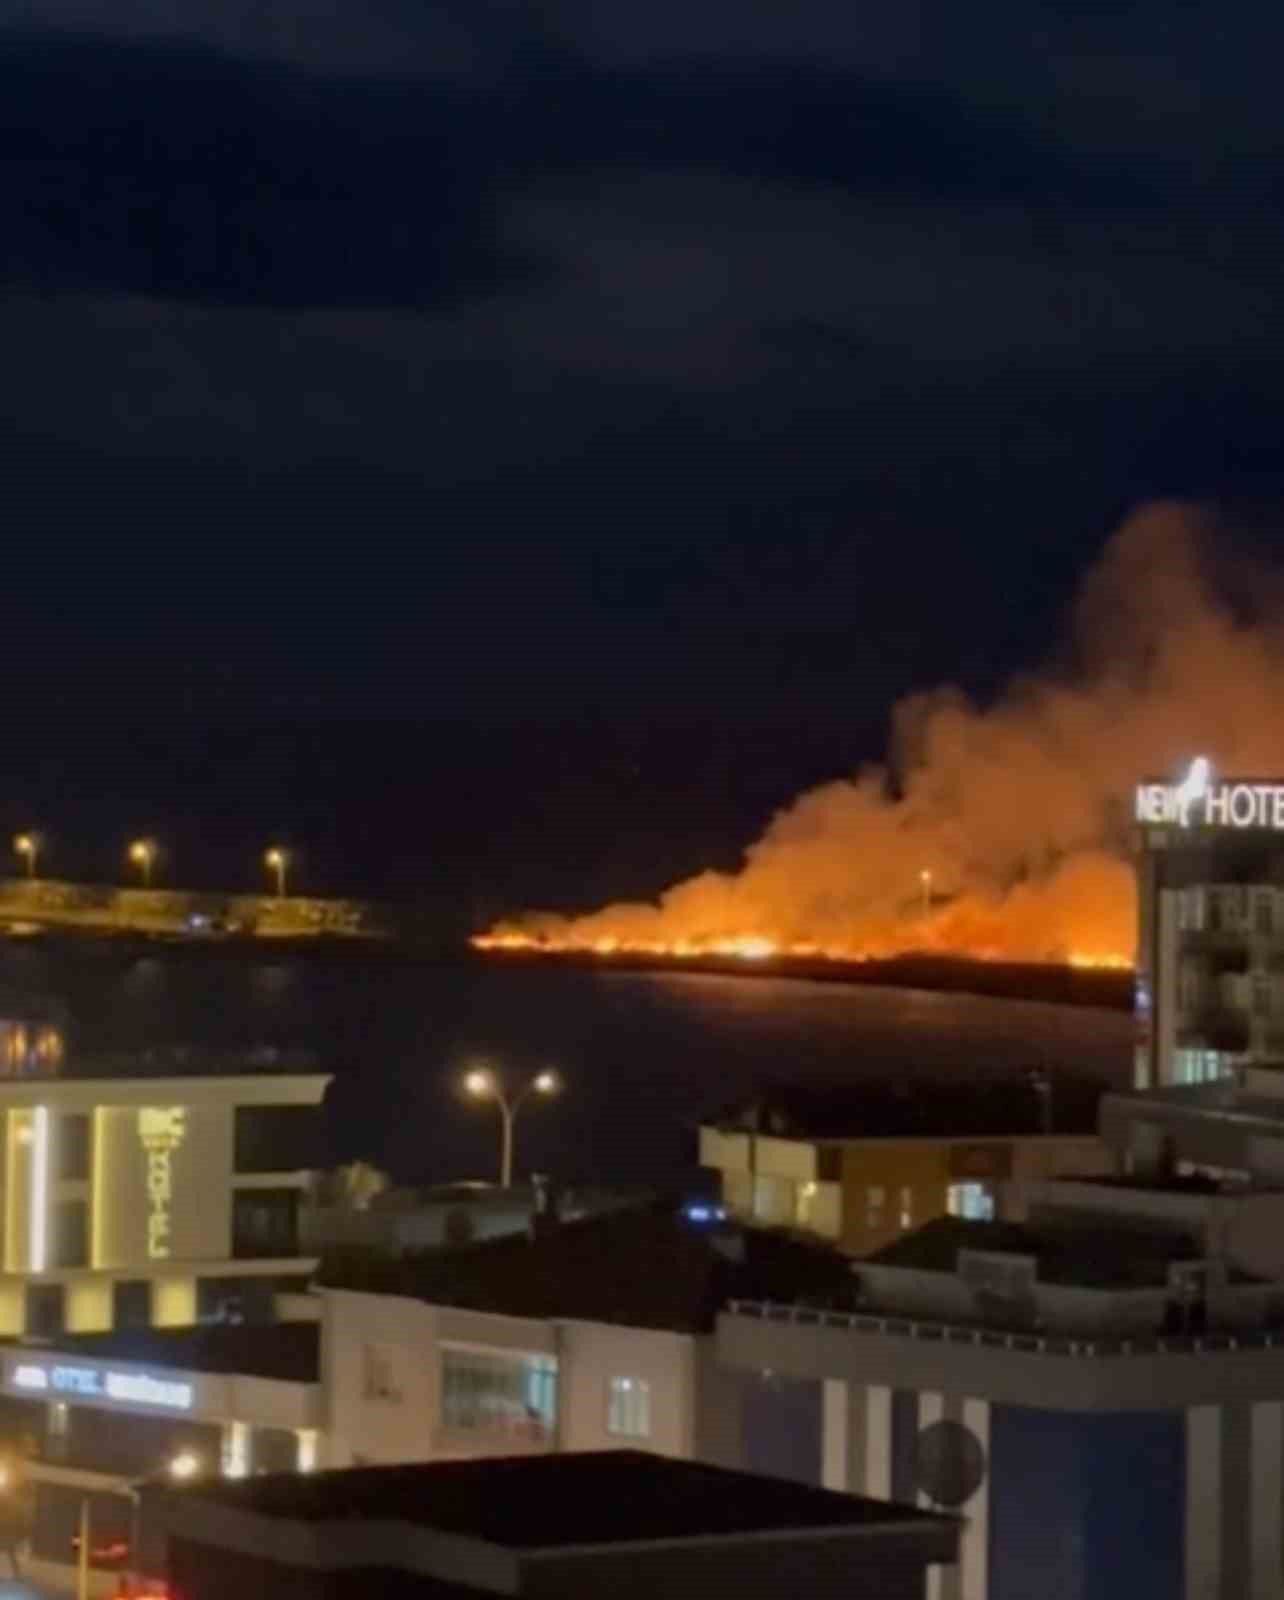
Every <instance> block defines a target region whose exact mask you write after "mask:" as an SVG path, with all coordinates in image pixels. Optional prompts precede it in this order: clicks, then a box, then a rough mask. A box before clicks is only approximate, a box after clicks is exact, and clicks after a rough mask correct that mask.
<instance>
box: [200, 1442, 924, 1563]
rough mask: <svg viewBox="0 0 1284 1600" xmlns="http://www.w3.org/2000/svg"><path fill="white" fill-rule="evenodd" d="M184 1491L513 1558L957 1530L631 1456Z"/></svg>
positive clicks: (456, 1465) (352, 1474) (789, 1486)
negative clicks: (801, 1535) (837, 1531)
mask: <svg viewBox="0 0 1284 1600" xmlns="http://www.w3.org/2000/svg"><path fill="white" fill-rule="evenodd" d="M180 1492H181V1493H183V1494H184V1495H187V1494H191V1495H195V1496H197V1497H199V1498H203V1499H209V1500H213V1501H215V1502H217V1503H218V1504H220V1505H228V1506H233V1507H237V1508H241V1509H244V1510H249V1511H253V1512H256V1513H258V1514H259V1515H262V1516H266V1517H275V1518H280V1519H284V1520H287V1521H294V1522H310V1523H317V1522H329V1521H336V1522H337V1521H342V1522H344V1523H347V1524H351V1523H352V1522H353V1521H360V1520H363V1519H366V1518H368V1519H370V1520H371V1521H378V1522H383V1523H386V1522H389V1521H396V1522H406V1523H411V1524H414V1525H416V1526H419V1527H424V1528H432V1529H435V1530H438V1531H440V1532H443V1533H453V1534H460V1535H464V1536H466V1537H471V1538H474V1539H479V1540H482V1541H483V1542H485V1543H488V1544H493V1545H498V1546H501V1547H503V1548H505V1549H510V1550H550V1549H559V1548H560V1549H564V1548H566V1547H569V1546H576V1545H578V1546H585V1545H589V1546H592V1545H611V1544H621V1543H633V1542H644V1541H648V1540H656V1539H700V1538H709V1537H717V1536H720V1535H721V1536H726V1535H734V1534H742V1533H753V1534H762V1533H769V1532H773V1531H776V1532H783V1531H785V1530H790V1531H795V1532H796V1531H798V1530H804V1529H818V1530H819V1529H834V1528H862V1529H871V1528H876V1527H885V1528H891V1527H904V1526H912V1525H914V1524H920V1525H923V1526H930V1525H933V1524H935V1525H938V1526H939V1525H942V1524H948V1523H949V1522H950V1520H951V1519H949V1518H943V1517H939V1516H934V1515H930V1514H928V1513H926V1512H922V1511H917V1510H915V1509H913V1508H912V1507H908V1506H898V1505H888V1504H885V1503H884V1502H882V1501H878V1500H867V1499H864V1498H862V1497H860V1496H857V1495H847V1494H835V1493H831V1492H830V1491H828V1490H825V1489H813V1488H809V1487H807V1486H805V1485H802V1484H795V1483H786V1482H784V1481H782V1480H779V1479H775V1478H761V1477H757V1476H755V1475H754V1474H752V1473H747V1472H732V1471H729V1470H727V1469H726V1468H722V1467H710V1466H705V1465H703V1464H701V1463H699V1462H694V1461H677V1460H672V1459H670V1458H666V1457H662V1456H654V1455H648V1454H646V1453H644V1452H642V1451H633V1450H609V1451H601V1452H596V1453H584V1454H565V1455H550V1456H521V1457H498V1458H491V1459H488V1460H480V1461H448V1462H431V1463H425V1464H417V1465H412V1466H402V1467H365V1468H359V1469H349V1470H346V1471H339V1472H320V1473H313V1474H310V1475H307V1476H300V1475H298V1474H293V1473H291V1474H288V1475H282V1476H279V1477H267V1478H252V1479H244V1480H241V1481H239V1482H233V1481H229V1480H227V1479H222V1480H218V1481H212V1482H210V1483H208V1484H201V1485H199V1486H197V1487H193V1488H192V1489H190V1490H183V1491H180Z"/></svg>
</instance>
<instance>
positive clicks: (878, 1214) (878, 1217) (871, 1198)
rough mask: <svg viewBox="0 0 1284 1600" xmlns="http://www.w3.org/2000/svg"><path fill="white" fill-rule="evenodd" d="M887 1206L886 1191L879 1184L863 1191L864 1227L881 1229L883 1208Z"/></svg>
mask: <svg viewBox="0 0 1284 1600" xmlns="http://www.w3.org/2000/svg"><path fill="white" fill-rule="evenodd" d="M886 1204H887V1190H886V1189H884V1188H883V1186H882V1185H881V1184H874V1185H872V1186H871V1187H870V1188H868V1189H866V1191H865V1226H866V1227H868V1228H881V1227H882V1226H883V1207H884V1206H885V1205H886Z"/></svg>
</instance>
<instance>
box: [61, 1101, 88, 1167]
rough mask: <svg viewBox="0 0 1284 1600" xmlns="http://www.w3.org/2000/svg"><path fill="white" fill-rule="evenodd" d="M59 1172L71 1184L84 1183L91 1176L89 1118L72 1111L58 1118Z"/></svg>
mask: <svg viewBox="0 0 1284 1600" xmlns="http://www.w3.org/2000/svg"><path fill="white" fill-rule="evenodd" d="M56 1140H57V1153H56V1161H57V1171H58V1176H59V1178H61V1179H64V1180H65V1181H67V1182H69V1183H78V1182H83V1180H84V1179H86V1178H87V1177H88V1176H89V1116H88V1114H87V1113H86V1112H83V1111H72V1112H69V1113H67V1114H66V1115H65V1116H61V1117H59V1118H58V1128H57V1134H56Z"/></svg>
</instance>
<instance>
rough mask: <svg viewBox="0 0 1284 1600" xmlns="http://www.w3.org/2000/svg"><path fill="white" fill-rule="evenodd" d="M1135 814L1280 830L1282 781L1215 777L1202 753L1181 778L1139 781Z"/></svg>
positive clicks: (1156, 820) (1146, 819)
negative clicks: (1220, 779)
mask: <svg viewBox="0 0 1284 1600" xmlns="http://www.w3.org/2000/svg"><path fill="white" fill-rule="evenodd" d="M1136 817H1137V821H1138V822H1141V823H1145V824H1149V825H1160V824H1165V823H1166V824H1169V825H1171V826H1175V827H1179V828H1269V829H1271V830H1279V831H1281V832H1284V783H1235V782H1230V783H1214V782H1213V779H1212V775H1211V772H1210V769H1209V765H1208V762H1207V761H1206V760H1204V758H1203V757H1201V758H1200V759H1199V760H1198V761H1194V762H1192V763H1191V768H1190V771H1189V772H1188V773H1187V774H1186V777H1185V778H1184V779H1183V780H1182V782H1181V783H1142V784H1139V785H1138V786H1137V801H1136Z"/></svg>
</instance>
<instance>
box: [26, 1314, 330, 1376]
mask: <svg viewBox="0 0 1284 1600" xmlns="http://www.w3.org/2000/svg"><path fill="white" fill-rule="evenodd" d="M320 1337H321V1328H320V1324H319V1323H317V1322H269V1323H243V1324H224V1323H211V1324H204V1325H197V1326H196V1327H191V1328H117V1329H115V1330H114V1331H113V1332H111V1333H64V1334H59V1335H58V1337H57V1338H56V1339H54V1340H51V1341H50V1343H49V1347H48V1348H50V1349H52V1350H56V1351H57V1352H58V1353H59V1354H61V1355H69V1356H78V1357H79V1358H80V1359H81V1360H83V1361H127V1362H133V1363H137V1364H138V1365H140V1366H148V1367H162V1368H165V1369H168V1370H172V1371H177V1372H205V1373H213V1374H216V1375H219V1376H235V1377H243V1378H276V1379H280V1380H283V1381H284V1382H287V1383H317V1382H319V1381H320V1353H319V1352H320ZM31 1347H32V1345H31V1342H30V1341H28V1342H26V1343H24V1344H23V1346H22V1348H24V1349H28V1348H31ZM40 1348H43V1346H41V1347H40Z"/></svg>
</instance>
